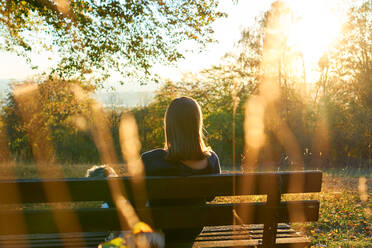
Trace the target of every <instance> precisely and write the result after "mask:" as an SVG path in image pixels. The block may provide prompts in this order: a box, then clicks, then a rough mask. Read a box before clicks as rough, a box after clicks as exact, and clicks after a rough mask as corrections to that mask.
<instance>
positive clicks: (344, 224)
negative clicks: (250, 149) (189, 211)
mask: <svg viewBox="0 0 372 248" xmlns="http://www.w3.org/2000/svg"><path fill="white" fill-rule="evenodd" d="M91 166H92V165H63V166H61V168H62V171H60V172H59V174H58V173H57V174H56V168H55V167H54V166H46V167H44V168H43V170H44V171H45V172H46V174H50V175H52V176H53V177H63V176H64V177H84V176H85V172H86V170H87V169H89V168H90V167H91ZM114 168H115V169H116V171H117V172H119V174H123V173H125V172H123V171H124V169H123V167H122V166H121V165H116V166H114ZM371 176H372V173H371V171H355V170H336V169H333V170H329V171H327V172H325V173H324V174H323V185H322V192H321V193H318V194H296V195H290V194H288V195H284V196H283V199H282V200H295V199H319V201H320V213H319V221H318V222H313V223H306V224H293V227H294V228H295V229H298V230H301V231H303V232H305V233H307V235H309V236H311V237H312V243H313V247H372V182H371V179H372V178H371ZM9 177H16V178H38V177H39V174H38V171H37V168H36V167H35V166H34V165H17V166H14V165H13V166H12V165H2V172H1V173H0V179H9ZM361 177H364V178H366V179H367V181H366V186H367V191H366V192H365V193H366V194H367V196H368V199H367V200H365V201H362V200H361V195H360V191H359V189H358V185H359V180H360V178H361ZM265 199H266V197H265V196H249V197H217V198H216V199H215V200H214V202H247V201H258V200H259V201H265ZM92 204H93V205H96V206H100V204H99V203H92ZM57 205H63V204H57ZM85 205H87V206H89V205H91V204H88V203H86V204H82V203H80V204H78V207H84V206H85ZM39 207H41V206H39ZM60 207H63V206H60Z"/></svg>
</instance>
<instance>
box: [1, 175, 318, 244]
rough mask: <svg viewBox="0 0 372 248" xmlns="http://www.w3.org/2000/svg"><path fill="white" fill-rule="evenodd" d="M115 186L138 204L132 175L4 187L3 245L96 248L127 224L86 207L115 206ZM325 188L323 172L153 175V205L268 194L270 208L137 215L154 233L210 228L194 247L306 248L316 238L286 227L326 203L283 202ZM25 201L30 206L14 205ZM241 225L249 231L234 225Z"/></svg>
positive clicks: (313, 216)
mask: <svg viewBox="0 0 372 248" xmlns="http://www.w3.org/2000/svg"><path fill="white" fill-rule="evenodd" d="M108 180H113V181H115V182H116V183H121V184H122V185H123V188H125V194H126V197H127V198H129V199H133V194H132V190H131V187H132V184H131V183H132V182H131V180H130V178H127V177H122V178H110V179H92V178H70V179H44V180H36V179H32V180H8V181H0V247H61V246H63V245H64V246H65V247H97V245H98V243H100V242H102V241H103V239H104V238H105V236H106V235H107V231H109V230H120V229H121V225H123V223H124V222H123V221H122V220H120V217H118V216H119V215H118V212H117V210H116V209H115V208H106V209H105V208H99V207H81V205H84V204H85V205H87V203H86V202H92V201H100V202H102V201H111V200H112V199H111V193H110V187H109V184H110V183H109V182H108ZM111 182H112V181H111ZM321 183H322V173H321V172H320V171H302V172H257V173H247V174H221V175H206V176H192V177H147V178H146V185H147V197H148V199H158V200H159V199H193V198H209V199H210V198H213V197H215V196H232V195H237V196H245V195H267V199H266V202H247V203H231V201H230V203H229V200H226V201H227V202H226V203H221V204H217V203H215V204H213V203H212V204H209V203H208V204H206V205H203V206H201V205H180V206H162V207H154V208H152V209H151V208H150V207H146V206H144V207H143V206H142V207H137V208H136V211H137V214H138V215H139V216H140V218H141V219H142V220H143V221H145V222H148V223H151V224H152V225H154V226H155V228H160V229H161V228H168V229H178V228H198V227H205V228H204V230H203V232H202V233H201V234H200V235H199V237H198V238H197V239H196V242H195V243H194V247H200V248H201V247H236V246H237V247H249V246H259V247H261V246H262V247H274V246H275V244H276V246H277V247H307V246H309V244H310V241H309V239H308V238H306V237H304V236H301V235H299V234H298V233H297V232H295V231H293V230H292V229H290V228H289V225H287V224H285V223H291V222H305V221H316V220H317V219H318V213H319V202H318V201H317V200H296V201H287V202H284V201H281V196H282V194H287V193H291V194H293V193H312V192H320V191H321ZM66 191H67V192H69V194H66ZM47 202H52V203H65V204H64V206H59V207H60V208H57V207H54V208H48V207H43V208H40V209H36V208H37V207H35V206H33V205H32V204H37V205H39V206H40V203H47ZM66 202H67V203H70V204H66ZM71 202H84V203H74V204H71ZM19 203H23V204H26V207H24V206H23V207H20V206H19V205H13V204H19ZM79 204H80V208H79ZM91 204H92V203H91ZM44 205H45V204H44ZM99 205H100V204H99V203H97V206H99ZM234 213H235V214H234ZM234 215H235V217H233V216H234ZM149 216H151V217H149ZM234 218H235V220H234ZM235 222H237V223H238V224H240V223H241V222H243V223H244V225H237V226H232V225H233V224H234V223H235ZM278 223H281V224H279V225H278ZM246 224H254V225H246ZM122 228H125V227H123V226H122ZM173 246H174V247H182V246H183V244H173Z"/></svg>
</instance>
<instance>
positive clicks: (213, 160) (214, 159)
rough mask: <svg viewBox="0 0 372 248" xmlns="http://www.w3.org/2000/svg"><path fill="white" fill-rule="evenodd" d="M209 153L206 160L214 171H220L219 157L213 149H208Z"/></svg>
mask: <svg viewBox="0 0 372 248" xmlns="http://www.w3.org/2000/svg"><path fill="white" fill-rule="evenodd" d="M209 153H210V154H211V155H210V156H209V157H208V162H209V164H210V165H211V166H212V168H213V172H214V173H221V165H220V159H219V158H218V156H217V154H216V153H215V152H214V151H212V150H211V151H209Z"/></svg>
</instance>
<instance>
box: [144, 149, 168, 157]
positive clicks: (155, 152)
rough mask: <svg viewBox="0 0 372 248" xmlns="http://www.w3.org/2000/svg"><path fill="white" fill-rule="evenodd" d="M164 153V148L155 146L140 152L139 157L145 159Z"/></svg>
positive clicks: (163, 154) (162, 155)
mask: <svg viewBox="0 0 372 248" xmlns="http://www.w3.org/2000/svg"><path fill="white" fill-rule="evenodd" d="M166 154H167V152H166V151H165V150H164V149H161V148H157V149H154V150H151V151H147V152H144V153H142V155H141V158H142V159H147V158H155V157H164V156H165V155H166Z"/></svg>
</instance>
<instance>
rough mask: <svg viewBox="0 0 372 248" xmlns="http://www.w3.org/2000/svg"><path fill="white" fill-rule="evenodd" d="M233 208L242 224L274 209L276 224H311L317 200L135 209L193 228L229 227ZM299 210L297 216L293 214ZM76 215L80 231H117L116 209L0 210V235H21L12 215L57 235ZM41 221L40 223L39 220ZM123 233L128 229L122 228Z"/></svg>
mask: <svg viewBox="0 0 372 248" xmlns="http://www.w3.org/2000/svg"><path fill="white" fill-rule="evenodd" d="M236 208H241V209H245V210H246V211H250V212H252V213H254V218H251V219H250V222H249V223H246V224H258V223H263V222H264V220H265V216H266V211H273V210H277V211H278V213H279V215H278V220H277V221H278V222H303V221H313V220H316V219H317V218H318V209H319V203H318V202H317V201H309V200H306V201H293V202H283V203H281V204H280V205H279V207H278V208H277V209H272V208H267V207H266V206H265V204H264V203H262V202H258V203H239V204H207V205H206V206H204V207H200V206H177V207H158V208H152V209H150V208H144V209H137V213H138V215H139V217H140V218H141V219H142V220H144V221H145V222H150V221H151V220H148V219H146V218H148V216H149V214H148V213H149V211H151V213H152V217H153V223H155V227H156V228H194V227H203V226H215V225H231V224H232V222H233V218H232V211H233V210H234V209H236ZM296 211H300V213H298V214H294V213H295V212H296ZM72 212H73V213H74V214H76V216H77V218H78V220H79V223H80V228H81V230H82V231H83V232H100V231H106V230H121V227H120V221H119V218H118V214H117V211H116V209H114V208H111V209H102V208H91V209H75V210H74V209H54V210H53V211H52V210H24V211H22V210H2V211H0V220H2V221H1V222H0V234H3V235H7V234H8V235H9V234H22V233H19V232H20V230H19V229H17V225H15V226H13V225H12V222H11V221H12V219H13V218H14V216H17V215H20V214H23V217H24V219H25V221H26V226H27V231H28V233H57V232H58V231H59V230H58V228H57V226H56V225H55V222H54V218H55V217H56V216H57V217H58V218H59V219H63V218H64V216H66V215H69V214H71V213H72ZM40 220H42V221H40ZM123 228H124V230H125V229H127V228H128V227H123ZM78 231H79V227H76V226H70V227H68V228H66V232H78Z"/></svg>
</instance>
